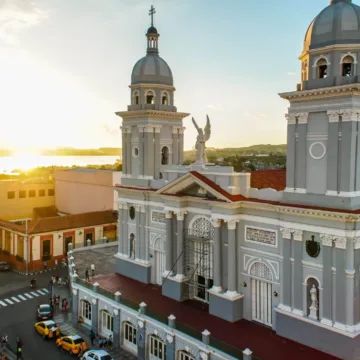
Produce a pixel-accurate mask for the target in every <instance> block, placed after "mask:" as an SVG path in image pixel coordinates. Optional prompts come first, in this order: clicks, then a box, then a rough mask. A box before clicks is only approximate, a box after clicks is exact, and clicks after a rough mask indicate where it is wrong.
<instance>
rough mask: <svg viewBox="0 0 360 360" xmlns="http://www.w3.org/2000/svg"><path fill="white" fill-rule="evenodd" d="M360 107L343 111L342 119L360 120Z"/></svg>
mask: <svg viewBox="0 0 360 360" xmlns="http://www.w3.org/2000/svg"><path fill="white" fill-rule="evenodd" d="M359 114H360V109H346V110H343V113H342V116H341V118H342V121H359Z"/></svg>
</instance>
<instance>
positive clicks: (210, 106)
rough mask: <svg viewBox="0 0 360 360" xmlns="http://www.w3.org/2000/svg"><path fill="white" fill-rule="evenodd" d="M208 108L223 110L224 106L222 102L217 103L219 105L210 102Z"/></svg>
mask: <svg viewBox="0 0 360 360" xmlns="http://www.w3.org/2000/svg"><path fill="white" fill-rule="evenodd" d="M206 108H207V109H210V110H215V111H222V110H224V107H223V106H222V105H221V104H217V105H214V104H209V105H206Z"/></svg>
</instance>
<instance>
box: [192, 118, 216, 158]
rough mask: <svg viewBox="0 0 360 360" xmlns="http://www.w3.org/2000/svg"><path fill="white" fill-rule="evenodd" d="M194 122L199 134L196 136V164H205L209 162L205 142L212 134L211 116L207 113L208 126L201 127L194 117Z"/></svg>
mask: <svg viewBox="0 0 360 360" xmlns="http://www.w3.org/2000/svg"><path fill="white" fill-rule="evenodd" d="M192 122H193V124H194V126H195V128H196V130H197V132H198V136H197V138H196V144H195V149H196V162H195V164H199V165H205V164H206V163H207V158H206V146H205V143H206V142H207V141H208V140H209V139H210V135H211V125H210V119H209V116H208V115H206V126H205V128H204V130H203V129H201V128H199V126H198V125H197V123H196V121H195V119H194V118H192Z"/></svg>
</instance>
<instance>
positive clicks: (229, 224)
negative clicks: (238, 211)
mask: <svg viewBox="0 0 360 360" xmlns="http://www.w3.org/2000/svg"><path fill="white" fill-rule="evenodd" d="M238 222H239V220H228V221H227V227H228V230H236V224H237V223H238Z"/></svg>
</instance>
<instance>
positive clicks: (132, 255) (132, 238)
mask: <svg viewBox="0 0 360 360" xmlns="http://www.w3.org/2000/svg"><path fill="white" fill-rule="evenodd" d="M129 255H130V259H135V235H134V234H133V233H131V234H130V254H129Z"/></svg>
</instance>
